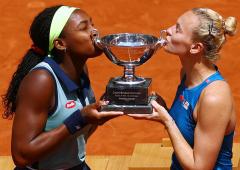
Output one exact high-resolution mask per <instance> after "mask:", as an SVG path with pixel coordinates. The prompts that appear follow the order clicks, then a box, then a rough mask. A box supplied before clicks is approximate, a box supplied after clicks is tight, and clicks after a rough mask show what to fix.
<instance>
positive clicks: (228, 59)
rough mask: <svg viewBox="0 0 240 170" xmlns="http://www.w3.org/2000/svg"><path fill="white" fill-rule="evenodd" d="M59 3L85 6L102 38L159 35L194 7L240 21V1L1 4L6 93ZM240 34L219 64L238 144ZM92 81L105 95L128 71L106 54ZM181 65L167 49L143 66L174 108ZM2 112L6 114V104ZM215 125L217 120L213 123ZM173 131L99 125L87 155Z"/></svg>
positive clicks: (32, 0)
mask: <svg viewBox="0 0 240 170" xmlns="http://www.w3.org/2000/svg"><path fill="white" fill-rule="evenodd" d="M56 4H66V5H73V6H77V7H80V8H82V9H84V10H85V11H87V13H88V14H89V15H90V16H92V18H93V21H94V24H95V26H96V27H97V28H98V29H99V31H100V34H101V36H103V35H106V34H111V33H120V32H134V33H145V34H152V35H155V36H159V31H160V30H161V29H164V28H167V27H169V26H171V25H173V24H175V22H176V20H177V18H178V17H179V16H180V15H181V14H182V13H184V12H185V11H186V10H189V9H191V8H193V7H209V8H212V9H214V10H216V11H218V12H219V13H220V14H222V16H223V17H228V16H231V15H232V16H235V17H237V19H238V20H239V21H240V13H239V9H240V0H234V1H233V0H232V1H229V0H189V1H186V0H62V1H60V0H59V1H57V0H55V1H54V0H47V1H43V0H42V1H40V0H1V3H0V24H1V26H0V51H1V53H0V94H1V95H2V94H4V93H5V91H6V89H7V86H8V84H9V81H10V79H11V76H12V74H13V72H14V71H15V69H16V67H17V65H18V63H19V62H20V59H21V58H22V56H23V55H24V53H25V51H26V50H27V49H28V48H29V47H30V46H31V40H30V38H29V36H28V29H29V26H30V24H31V22H32V19H33V17H34V16H35V15H36V14H37V13H38V12H39V11H41V10H42V9H43V8H45V7H47V6H51V5H56ZM239 35H240V34H237V35H236V36H234V37H229V38H228V41H227V43H226V44H225V46H224V47H223V49H222V51H221V54H222V58H221V60H219V62H218V66H219V69H220V71H221V72H222V74H223V75H224V77H225V79H226V80H227V81H228V83H229V84H230V86H231V89H232V93H233V97H234V99H235V102H236V109H237V115H238V121H237V127H236V133H235V137H234V140H235V142H240V131H239V130H240V126H239V123H240V122H239V116H240V113H239V111H240V109H239V108H240V80H239V77H240V76H239V71H240V55H239V53H240V48H239V47H240V46H239V45H240V37H239ZM87 64H88V67H89V71H90V79H91V83H92V87H93V90H94V91H95V95H96V98H97V99H98V98H99V97H100V96H101V94H102V93H103V92H104V91H105V86H106V84H107V82H108V80H109V78H110V77H115V76H119V75H121V74H122V73H123V68H122V67H119V66H117V65H114V64H113V63H111V62H110V61H109V60H108V59H107V58H106V57H105V56H104V54H103V55H101V56H100V57H98V58H95V59H90V60H89V61H88V63H87ZM179 70H180V62H179V60H178V57H177V56H173V55H171V54H167V53H166V52H164V50H163V49H159V50H158V52H157V53H156V54H155V55H154V56H153V57H152V58H151V59H150V60H148V61H147V62H146V63H145V64H144V65H142V66H139V67H137V69H136V74H137V75H139V76H143V77H151V78H153V83H152V89H153V90H154V91H156V92H158V93H159V94H161V95H162V96H163V98H164V99H165V100H166V102H167V104H168V106H171V102H172V100H173V98H174V95H175V90H176V88H177V85H178V82H179ZM0 112H1V113H2V112H3V108H2V106H0ZM213 123H214V122H213ZM11 126H12V120H4V119H1V118H0V155H10V154H11V149H10V143H11ZM162 137H167V133H166V131H165V130H164V128H163V126H162V125H161V124H160V123H156V122H151V121H146V120H134V119H132V118H130V117H127V116H122V117H119V118H116V119H113V120H111V121H109V122H107V123H106V124H104V125H102V126H99V128H98V129H97V131H96V132H95V133H94V134H93V135H92V136H91V137H90V139H89V141H88V144H87V154H105V155H125V154H131V153H132V151H133V148H134V145H135V144H136V143H157V142H160V140H161V138H162Z"/></svg>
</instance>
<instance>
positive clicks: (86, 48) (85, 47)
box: [72, 35, 94, 54]
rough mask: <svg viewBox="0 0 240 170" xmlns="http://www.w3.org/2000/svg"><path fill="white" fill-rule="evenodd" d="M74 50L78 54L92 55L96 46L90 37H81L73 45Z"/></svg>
mask: <svg viewBox="0 0 240 170" xmlns="http://www.w3.org/2000/svg"><path fill="white" fill-rule="evenodd" d="M72 48H73V50H74V51H76V52H78V53H83V54H84V53H90V52H92V51H94V46H93V43H92V40H91V38H90V35H81V36H79V37H78V38H76V39H75V41H74V42H73V43H72Z"/></svg>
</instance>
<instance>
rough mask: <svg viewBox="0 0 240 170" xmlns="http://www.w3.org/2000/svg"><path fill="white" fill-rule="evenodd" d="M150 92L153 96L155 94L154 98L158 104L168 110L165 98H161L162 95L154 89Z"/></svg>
mask: <svg viewBox="0 0 240 170" xmlns="http://www.w3.org/2000/svg"><path fill="white" fill-rule="evenodd" d="M151 94H152V95H153V96H155V98H156V99H155V100H156V101H157V102H158V104H160V105H161V106H162V107H164V108H165V109H166V110H167V111H169V109H168V107H167V104H166V102H165V100H164V99H163V98H162V96H160V95H159V94H158V93H156V92H155V91H153V92H151Z"/></svg>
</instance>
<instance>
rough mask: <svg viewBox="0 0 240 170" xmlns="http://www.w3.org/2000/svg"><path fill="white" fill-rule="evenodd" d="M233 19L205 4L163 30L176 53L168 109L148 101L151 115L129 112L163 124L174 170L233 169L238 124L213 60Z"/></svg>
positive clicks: (169, 47)
mask: <svg viewBox="0 0 240 170" xmlns="http://www.w3.org/2000/svg"><path fill="white" fill-rule="evenodd" d="M236 24H237V22H236V19H235V18H234V17H228V18H226V19H223V18H222V16H221V15H219V14H218V13H217V12H215V11H213V10H211V9H206V8H194V9H192V10H190V11H187V12H186V13H184V14H183V15H182V16H180V17H179V18H178V20H177V23H176V24H175V25H173V26H172V27H170V28H168V29H167V42H168V43H167V45H166V46H165V50H166V51H167V52H169V53H172V54H175V55H177V56H179V59H180V61H181V64H182V69H181V82H180V85H179V87H178V90H177V93H176V97H175V100H174V102H173V104H172V106H171V108H170V109H169V110H168V109H167V108H164V107H162V106H161V105H160V104H158V103H157V102H155V101H152V105H153V107H154V111H153V113H152V114H149V115H147V114H145V115H141V114H137V115H130V116H133V117H135V118H146V119H149V120H154V121H159V122H161V123H162V124H163V125H164V126H165V127H166V129H167V132H168V134H169V136H170V139H171V141H172V144H173V148H174V153H173V156H172V165H171V169H172V170H180V169H194V170H198V169H199V170H210V169H216V170H223V169H224V170H229V169H232V163H231V158H232V143H233V135H234V129H235V125H236V115H235V109H234V104H233V103H234V102H233V98H232V94H231V90H230V87H229V85H228V83H227V82H226V81H225V80H224V78H223V77H222V75H221V73H220V72H219V70H218V68H217V66H216V65H215V64H214V63H215V61H216V60H217V59H218V58H219V51H220V49H221V47H222V46H223V44H224V42H225V41H226V36H227V35H229V36H232V35H234V34H235V30H236Z"/></svg>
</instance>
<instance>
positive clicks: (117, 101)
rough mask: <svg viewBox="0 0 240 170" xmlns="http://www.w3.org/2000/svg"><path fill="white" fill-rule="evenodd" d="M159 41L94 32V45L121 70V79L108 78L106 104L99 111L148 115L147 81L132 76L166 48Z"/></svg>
mask: <svg viewBox="0 0 240 170" xmlns="http://www.w3.org/2000/svg"><path fill="white" fill-rule="evenodd" d="M164 33H166V31H165V30H163V31H161V34H160V38H157V37H155V36H152V35H147V34H137V33H119V34H110V35H106V36H104V37H101V38H100V37H99V33H98V31H97V30H93V31H92V38H93V41H94V44H95V45H96V46H98V47H99V48H100V49H102V51H103V52H104V53H105V55H106V56H107V58H108V59H109V60H110V61H111V62H113V63H114V64H117V65H119V66H123V67H124V74H123V76H119V77H115V78H111V79H110V81H109V83H108V85H107V88H106V93H105V95H106V99H107V100H108V101H109V102H110V104H109V105H108V106H106V107H104V109H103V110H121V111H125V112H127V113H136V112H137V113H139V112H141V113H150V112H151V111H152V107H151V105H150V104H149V103H150V99H153V96H150V95H149V87H150V84H151V81H152V80H151V78H142V77H138V76H136V75H135V67H136V66H139V65H142V64H143V63H145V62H146V61H147V60H149V59H150V58H151V57H152V55H153V54H154V53H155V52H156V50H157V49H158V48H159V47H162V46H164V45H165V44H166V42H167V41H166V40H165V39H164V38H162V36H163V35H164Z"/></svg>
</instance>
